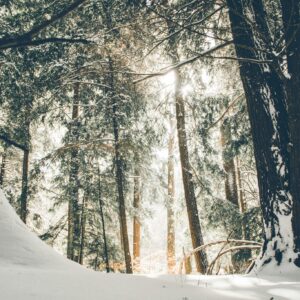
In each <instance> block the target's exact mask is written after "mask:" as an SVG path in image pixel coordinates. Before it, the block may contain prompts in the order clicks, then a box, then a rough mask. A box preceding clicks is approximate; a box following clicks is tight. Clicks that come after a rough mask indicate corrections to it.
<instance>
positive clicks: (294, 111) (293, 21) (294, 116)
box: [280, 0, 300, 267]
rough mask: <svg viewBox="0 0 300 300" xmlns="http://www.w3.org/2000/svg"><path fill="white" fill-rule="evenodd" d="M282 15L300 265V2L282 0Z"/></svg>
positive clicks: (294, 218)
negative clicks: (287, 74)
mask: <svg viewBox="0 0 300 300" xmlns="http://www.w3.org/2000/svg"><path fill="white" fill-rule="evenodd" d="M280 2H281V7H282V19H283V27H284V36H285V44H286V53H287V64H288V73H289V78H288V79H287V92H288V101H287V104H288V113H289V131H290V144H289V150H290V164H289V175H290V185H291V194H292V198H293V214H292V227H293V233H294V250H295V253H296V254H297V258H296V260H295V264H296V265H297V266H298V267H300V220H299V218H300V155H299V153H300V14H299V9H300V2H299V0H281V1H280Z"/></svg>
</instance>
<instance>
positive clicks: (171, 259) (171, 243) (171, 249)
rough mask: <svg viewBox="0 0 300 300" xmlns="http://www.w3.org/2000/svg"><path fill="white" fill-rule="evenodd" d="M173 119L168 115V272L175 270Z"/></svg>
mask: <svg viewBox="0 0 300 300" xmlns="http://www.w3.org/2000/svg"><path fill="white" fill-rule="evenodd" d="M174 127H175V120H174V118H173V117H172V116H171V117H170V133H169V141H168V202H167V263H168V273H171V274H172V273H174V271H175V264H176V260H175V212H174V204H175V178H174V175H175V174H174V142H175V141H174V131H175V128H174Z"/></svg>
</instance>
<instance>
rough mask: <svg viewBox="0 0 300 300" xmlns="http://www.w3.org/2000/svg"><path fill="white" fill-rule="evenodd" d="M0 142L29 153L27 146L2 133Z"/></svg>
mask: <svg viewBox="0 0 300 300" xmlns="http://www.w3.org/2000/svg"><path fill="white" fill-rule="evenodd" d="M0 140H2V141H4V142H5V143H7V144H8V145H11V146H14V147H16V148H18V149H21V150H23V151H28V148H27V147H26V146H25V145H22V144H19V143H18V142H16V141H14V140H12V139H10V137H9V136H8V135H7V134H5V133H0Z"/></svg>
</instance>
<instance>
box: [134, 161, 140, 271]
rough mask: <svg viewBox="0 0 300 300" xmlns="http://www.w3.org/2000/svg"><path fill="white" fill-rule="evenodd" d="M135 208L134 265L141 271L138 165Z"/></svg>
mask: <svg viewBox="0 0 300 300" xmlns="http://www.w3.org/2000/svg"><path fill="white" fill-rule="evenodd" d="M137 164H138V162H137ZM133 208H134V217H133V266H134V270H135V272H139V271H140V260H141V221H140V211H141V175H140V170H139V166H138V165H136V166H135V171H134V188H133Z"/></svg>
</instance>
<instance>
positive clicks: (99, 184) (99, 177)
mask: <svg viewBox="0 0 300 300" xmlns="http://www.w3.org/2000/svg"><path fill="white" fill-rule="evenodd" d="M98 195H99V197H98V198H99V212H100V218H101V224H102V234H103V243H104V256H105V267H106V273H109V271H110V268H109V256H108V247H107V239H106V230H105V221H104V213H103V200H102V199H101V173H100V168H98ZM97 255H98V252H97Z"/></svg>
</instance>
